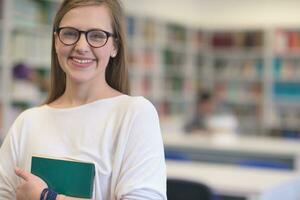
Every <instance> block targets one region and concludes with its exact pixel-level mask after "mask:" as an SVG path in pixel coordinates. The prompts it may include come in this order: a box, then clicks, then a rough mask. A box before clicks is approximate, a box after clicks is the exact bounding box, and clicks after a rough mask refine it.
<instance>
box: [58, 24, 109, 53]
mask: <svg viewBox="0 0 300 200" xmlns="http://www.w3.org/2000/svg"><path fill="white" fill-rule="evenodd" d="M56 33H57V35H58V38H59V40H60V41H61V42H62V43H63V44H65V45H68V46H70V45H74V44H76V43H77V42H78V40H79V38H80V36H81V34H82V33H83V34H84V35H85V38H86V41H87V42H88V44H89V45H90V46H91V47H94V48H100V47H103V46H104V45H105V44H106V43H107V41H108V38H109V37H115V35H114V34H113V33H110V32H107V31H104V30H101V29H91V30H88V31H80V30H78V29H76V28H73V27H60V28H58V29H57V30H56Z"/></svg>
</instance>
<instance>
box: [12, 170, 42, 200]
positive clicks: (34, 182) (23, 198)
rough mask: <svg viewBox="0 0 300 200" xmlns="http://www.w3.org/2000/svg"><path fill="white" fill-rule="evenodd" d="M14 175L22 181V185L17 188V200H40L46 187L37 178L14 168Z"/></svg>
mask: <svg viewBox="0 0 300 200" xmlns="http://www.w3.org/2000/svg"><path fill="white" fill-rule="evenodd" d="M15 173H16V175H17V176H19V177H20V178H22V179H23V181H22V183H21V184H20V185H19V186H18V187H17V192H16V193H17V200H36V199H40V195H41V193H42V191H43V189H44V188H47V187H48V186H47V184H46V183H45V182H44V181H43V180H42V179H41V178H39V177H38V176H35V175H33V174H31V173H29V172H26V171H24V170H22V169H20V168H16V169H15Z"/></svg>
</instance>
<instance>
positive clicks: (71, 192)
mask: <svg viewBox="0 0 300 200" xmlns="http://www.w3.org/2000/svg"><path fill="white" fill-rule="evenodd" d="M31 173H32V174H34V175H36V176H38V177H40V178H42V179H43V180H44V181H45V182H46V183H47V185H48V187H49V188H51V189H53V190H54V191H55V192H57V193H58V194H63V195H66V196H71V197H77V198H92V195H93V186H94V177H95V165H94V164H93V163H87V162H79V161H73V160H62V159H53V158H46V157H37V156H33V157H32V160H31Z"/></svg>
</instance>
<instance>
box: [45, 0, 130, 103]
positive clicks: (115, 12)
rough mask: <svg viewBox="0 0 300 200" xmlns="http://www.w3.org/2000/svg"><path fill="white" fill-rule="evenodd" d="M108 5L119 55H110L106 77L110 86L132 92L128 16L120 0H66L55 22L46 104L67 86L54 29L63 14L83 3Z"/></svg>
mask: <svg viewBox="0 0 300 200" xmlns="http://www.w3.org/2000/svg"><path fill="white" fill-rule="evenodd" d="M94 5H105V6H107V8H108V9H109V11H110V15H111V19H112V28H113V33H114V34H115V35H116V37H115V39H114V43H115V45H116V47H117V49H118V53H117V55H116V57H114V58H110V60H109V62H108V66H107V68H106V71H105V79H106V82H107V83H108V85H109V86H111V87H112V88H114V89H116V90H118V91H119V92H122V93H124V94H129V93H130V88H129V79H128V68H127V55H126V40H125V24H124V23H125V22H124V19H125V16H124V13H123V9H122V6H121V4H120V2H119V0H64V1H63V3H62V4H61V7H60V8H59V10H58V12H57V14H56V16H55V18H54V23H53V34H52V48H51V84H50V91H49V94H48V97H47V99H46V101H45V103H46V104H48V103H51V102H53V101H55V100H56V99H57V98H58V97H60V96H61V95H62V94H63V93H64V92H65V89H66V74H65V72H64V71H63V70H62V68H61V66H60V64H59V61H58V58H57V55H56V51H55V36H54V32H55V31H56V30H57V28H59V24H60V22H61V20H62V18H63V17H64V16H65V14H66V13H67V12H69V11H70V10H71V9H74V8H77V7H82V6H94Z"/></svg>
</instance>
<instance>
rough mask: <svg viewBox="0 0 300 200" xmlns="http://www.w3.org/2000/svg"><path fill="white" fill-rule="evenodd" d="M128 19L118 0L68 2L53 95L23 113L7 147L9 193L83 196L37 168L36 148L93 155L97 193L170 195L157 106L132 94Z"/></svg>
mask: <svg viewBox="0 0 300 200" xmlns="http://www.w3.org/2000/svg"><path fill="white" fill-rule="evenodd" d="M123 20H124V16H123V12H122V9H121V7H120V4H119V2H118V0H65V1H64V2H63V3H62V6H61V8H60V9H59V11H58V13H57V15H56V18H55V21H54V27H53V42H52V66H51V89H50V93H49V96H48V98H47V100H46V102H45V104H44V105H41V106H38V107H35V108H31V109H28V110H26V111H25V112H23V113H22V114H21V115H20V116H19V117H18V118H17V119H16V121H15V122H14V124H13V126H12V127H11V129H10V131H9V133H8V134H7V136H6V138H5V140H4V143H3V145H2V146H1V149H0V157H1V162H0V199H1V200H2V199H3V200H11V199H18V200H25V199H26V200H36V199H47V200H54V199H58V200H61V199H76V198H74V197H68V196H65V195H66V194H58V193H57V191H55V188H56V187H55V186H54V187H53V188H52V187H51V188H50V185H51V184H49V183H48V182H47V180H42V179H41V178H39V177H38V176H36V175H34V174H31V173H30V171H31V169H32V168H31V160H32V157H34V156H35V155H38V156H39V157H44V158H48V157H51V158H53V159H57V160H61V159H63V160H65V159H66V160H75V161H77V162H79V163H87V162H88V163H92V165H93V166H94V168H95V176H94V181H93V182H92V183H91V185H92V188H93V192H92V194H91V196H90V197H91V199H97V200H102V199H103V200H108V199H110V200H112V199H137V200H138V199H141V200H142V199H162V200H163V199H166V171H165V161H164V153H163V152H164V151H163V143H162V138H161V133H160V127H159V119H158V115H157V112H156V110H155V108H154V106H153V105H152V104H151V103H150V102H149V101H148V100H146V99H145V98H143V97H133V96H129V84H128V73H127V65H126V62H125V61H126V59H125V57H126V51H125V41H124V38H125V37H124V25H123ZM3 161H5V162H3ZM16 167H18V168H16ZM14 168H16V169H15V170H14ZM54 171H55V170H54ZM58 171H59V170H57V172H58ZM74 173H78V172H76V170H75V171H74ZM63 178H64V177H63ZM47 184H49V185H47ZM71 184H72V183H71ZM74 184H75V183H74ZM70 196H72V195H70ZM77 197H78V196H77Z"/></svg>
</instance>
